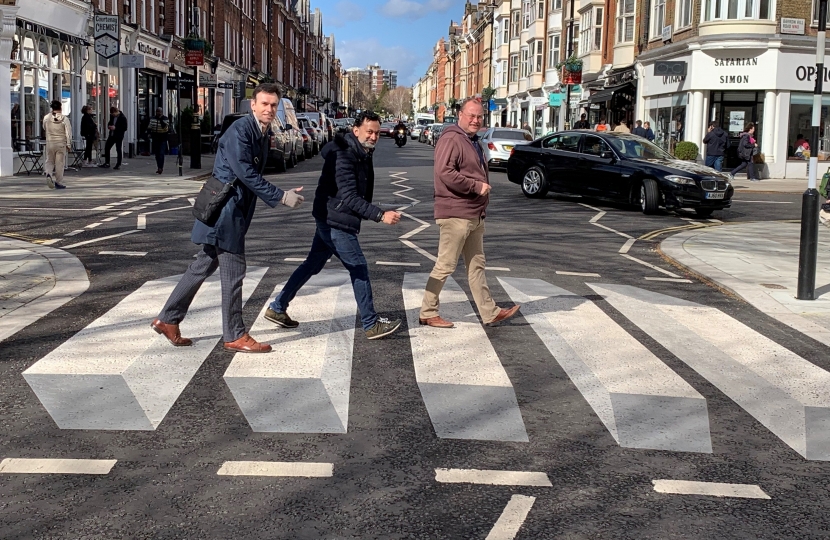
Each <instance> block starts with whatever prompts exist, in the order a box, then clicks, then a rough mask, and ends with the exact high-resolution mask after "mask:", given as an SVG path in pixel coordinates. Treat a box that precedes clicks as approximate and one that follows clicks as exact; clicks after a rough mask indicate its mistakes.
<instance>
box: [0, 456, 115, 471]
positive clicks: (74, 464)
mask: <svg viewBox="0 0 830 540" xmlns="http://www.w3.org/2000/svg"><path fill="white" fill-rule="evenodd" d="M116 461H117V460H115V459H27V458H6V459H4V460H3V461H0V474H109V472H110V471H111V470H112V467H113V466H114V465H115V463H116Z"/></svg>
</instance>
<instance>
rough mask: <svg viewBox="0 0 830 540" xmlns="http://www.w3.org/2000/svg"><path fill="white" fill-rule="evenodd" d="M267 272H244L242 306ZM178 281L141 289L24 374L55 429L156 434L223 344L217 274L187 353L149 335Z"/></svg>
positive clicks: (199, 297)
mask: <svg viewBox="0 0 830 540" xmlns="http://www.w3.org/2000/svg"><path fill="white" fill-rule="evenodd" d="M266 270H267V268H257V267H249V268H248V270H247V273H246V279H245V281H244V284H243V287H242V301H243V304H244V303H245V302H247V300H248V298H249V297H250V296H251V294H252V293H253V291H254V289H255V288H256V286H257V285H258V284H259V282H260V280H261V279H262V276H263V275H265V272H266ZM180 279H181V276H171V277H167V278H163V279H159V280H155V281H148V282H146V283H145V284H144V285H142V286H141V287H140V288H139V289H138V290H136V291H134V292H133V293H131V294H130V295H128V296H127V297H126V298H124V299H123V300H121V302H119V303H118V304H117V305H116V306H115V307H113V308H112V309H110V310H109V311H108V312H106V313H105V314H103V315H102V316H101V317H98V318H97V319H95V320H94V321H93V322H92V323H91V324H89V325H88V326H87V327H86V328H84V329H82V330H81V331H80V332H78V333H77V334H75V335H74V336H72V337H71V338H69V339H68V340H67V341H65V342H63V343H62V344H61V345H60V346H59V347H58V348H57V349H55V350H53V351H52V352H50V353H49V354H47V355H46V356H45V357H43V358H42V359H41V360H39V361H37V362H36V363H35V364H34V365H33V366H32V367H30V368H29V369H27V370H26V371H24V372H23V377H24V378H25V379H26V382H27V383H29V386H30V387H31V388H32V390H33V391H34V393H35V394H36V395H37V397H38V399H40V402H41V403H42V404H43V406H44V408H45V409H46V410H47V412H48V413H49V415H50V416H51V417H52V419H53V420H54V421H55V423H56V424H57V425H58V427H59V428H61V429H106V430H110V429H114V430H154V429H156V428H157V427H158V425H159V424H160V423H161V421H162V420H163V419H164V417H165V415H166V414H167V412H168V411H169V410H170V408H171V407H172V406H173V404H174V403H175V401H176V399H178V397H179V395H180V394H181V393H182V391H183V390H184V388H185V387H186V386H187V384H188V383H189V382H190V379H191V378H193V376H194V375H195V374H196V371H198V369H199V367H200V366H201V365H202V362H204V360H205V358H207V357H208V355H209V354H210V353H211V351H213V348H214V347H215V345H216V342H217V341H219V339H220V338H221V336H222V307H221V298H222V293H221V287H220V285H219V275H218V272H217V273H216V274H214V275H213V276H211V277H209V278H208V279H207V280H206V281H205V283H204V285H202V288H201V290H199V292H198V293H197V294H196V297H195V298H194V300H193V303H192V304H191V307H190V311H189V313H188V317H187V319H186V320H185V322H184V325H183V332H184V334H185V335H186V336H189V337H191V338H193V345H192V346H190V347H173V346H172V345H171V344H170V343H169V342H168V341H167V339H166V338H164V336H161V335H158V334H156V333H155V332H154V331H153V330H152V329H151V328H150V321H152V320H153V318H154V317H155V316H156V315H157V314H158V311H159V310H160V309H161V307H162V306H163V305H164V302H165V300H166V299H167V297H168V296H169V295H170V293H171V292H172V291H173V288H174V287H175V286H176V284H177V283H178V281H179V280H180ZM113 343H117V344H118V346H117V347H113Z"/></svg>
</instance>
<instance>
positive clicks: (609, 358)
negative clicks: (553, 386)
mask: <svg viewBox="0 0 830 540" xmlns="http://www.w3.org/2000/svg"><path fill="white" fill-rule="evenodd" d="M499 282H500V283H501V284H502V287H504V290H505V291H506V292H507V294H508V295H509V296H510V298H511V299H512V300H513V301H514V302H516V303H521V304H522V315H524V318H525V319H527V321H528V322H529V323H530V325H531V326H532V327H533V329H534V330H535V331H536V334H537V335H538V336H539V337H540V338H541V340H542V342H543V343H544V344H545V346H546V347H547V348H548V350H549V351H550V352H551V354H553V356H554V358H556V361H557V362H559V365H561V366H562V369H564V370H565V372H566V373H567V374H568V377H570V378H571V380H572V381H573V383H574V384H575V385H576V387H577V389H579V391H580V392H581V393H582V395H583V396H584V397H585V399H586V400H587V401H588V403H589V404H590V405H591V407H592V408H593V409H594V412H595V413H596V414H597V416H598V417H599V419H600V420H601V421H602V423H603V424H605V427H606V428H608V431H609V432H611V435H612V436H613V437H614V440H616V441H617V443H618V444H619V445H620V446H623V447H627V448H650V449H655V450H673V451H681V452H712V443H711V439H710V436H709V416H708V413H707V408H706V400H705V399H704V398H703V396H701V395H700V394H699V393H698V392H697V391H696V390H695V389H694V388H692V387H691V386H690V385H689V384H688V383H687V382H686V381H684V380H683V379H682V378H680V376H679V375H677V374H676V373H675V372H674V371H672V370H671V369H670V368H669V367H668V366H666V364H664V363H663V362H661V361H660V359H659V358H657V357H656V356H655V355H654V354H652V353H651V351H649V350H648V349H647V348H645V346H643V345H642V344H641V343H640V342H639V341H637V340H636V339H634V338H633V337H632V336H631V335H630V334H629V333H628V332H626V331H625V330H624V329H623V328H621V327H620V326H619V325H618V324H617V323H615V322H614V320H613V319H611V318H610V317H609V316H608V315H607V314H606V313H605V312H604V311H602V310H601V309H600V308H599V307H597V306H596V305H595V304H594V303H593V302H591V301H589V300H587V299H585V298H583V297H582V296H579V295H576V294H574V293H572V292H570V291H567V290H565V289H562V288H559V287H556V286H554V285H551V284H550V283H547V282H545V281H542V280H540V279H519V278H499Z"/></svg>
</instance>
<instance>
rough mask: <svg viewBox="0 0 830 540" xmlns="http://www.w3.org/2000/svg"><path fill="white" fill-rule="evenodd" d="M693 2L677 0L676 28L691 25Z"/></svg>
mask: <svg viewBox="0 0 830 540" xmlns="http://www.w3.org/2000/svg"><path fill="white" fill-rule="evenodd" d="M693 6H694V2H693V1H692V0H678V2H677V16H676V17H675V21H677V29H680V28H686V27H687V26H692V9H693Z"/></svg>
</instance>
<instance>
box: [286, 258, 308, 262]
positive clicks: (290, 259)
mask: <svg viewBox="0 0 830 540" xmlns="http://www.w3.org/2000/svg"><path fill="white" fill-rule="evenodd" d="M285 262H305V257H286V258H285Z"/></svg>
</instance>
